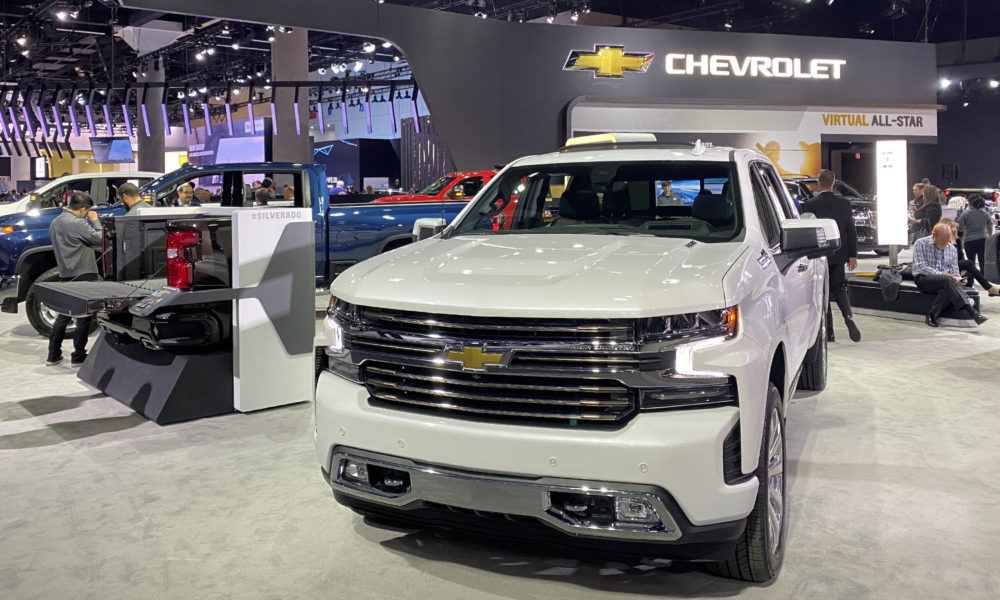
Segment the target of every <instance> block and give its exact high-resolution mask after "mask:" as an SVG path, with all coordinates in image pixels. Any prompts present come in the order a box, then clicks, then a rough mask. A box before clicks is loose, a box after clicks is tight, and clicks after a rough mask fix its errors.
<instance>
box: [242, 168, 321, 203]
mask: <svg viewBox="0 0 1000 600" xmlns="http://www.w3.org/2000/svg"><path fill="white" fill-rule="evenodd" d="M261 190H264V191H261ZM305 192H306V190H305V189H303V187H302V174H301V173H275V172H270V173H252V172H244V173H243V206H267V207H272V208H274V207H288V206H297V207H305V206H310V205H311V204H310V202H308V201H307V200H306V198H305Z"/></svg>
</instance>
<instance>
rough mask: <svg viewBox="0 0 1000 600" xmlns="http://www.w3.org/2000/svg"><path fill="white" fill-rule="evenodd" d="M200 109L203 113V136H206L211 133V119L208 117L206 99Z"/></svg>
mask: <svg viewBox="0 0 1000 600" xmlns="http://www.w3.org/2000/svg"><path fill="white" fill-rule="evenodd" d="M201 111H202V112H203V113H205V137H206V138H208V136H210V135H212V119H210V118H209V114H208V101H207V100H206V101H205V103H204V104H202V105H201Z"/></svg>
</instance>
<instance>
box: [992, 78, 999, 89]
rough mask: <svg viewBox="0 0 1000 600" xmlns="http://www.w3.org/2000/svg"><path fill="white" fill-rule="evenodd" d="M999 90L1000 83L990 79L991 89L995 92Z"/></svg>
mask: <svg viewBox="0 0 1000 600" xmlns="http://www.w3.org/2000/svg"><path fill="white" fill-rule="evenodd" d="M997 88H1000V81H997V80H996V79H990V89H994V90H995V89H997Z"/></svg>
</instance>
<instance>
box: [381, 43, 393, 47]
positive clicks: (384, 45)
mask: <svg viewBox="0 0 1000 600" xmlns="http://www.w3.org/2000/svg"><path fill="white" fill-rule="evenodd" d="M382 47H383V48H392V42H382Z"/></svg>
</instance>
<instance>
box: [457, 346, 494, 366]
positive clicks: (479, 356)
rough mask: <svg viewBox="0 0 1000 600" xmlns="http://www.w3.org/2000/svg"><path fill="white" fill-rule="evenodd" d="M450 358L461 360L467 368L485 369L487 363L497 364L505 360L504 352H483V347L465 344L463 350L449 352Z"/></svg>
mask: <svg viewBox="0 0 1000 600" xmlns="http://www.w3.org/2000/svg"><path fill="white" fill-rule="evenodd" d="M447 358H448V360H454V361H459V362H461V363H462V366H464V367H465V368H466V369H477V370H480V371H481V370H483V367H484V366H485V365H496V364H499V363H500V361H501V360H503V354H491V353H489V352H483V349H482V348H477V347H475V346H465V347H463V348H462V351H461V352H458V351H452V352H448V354H447Z"/></svg>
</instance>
